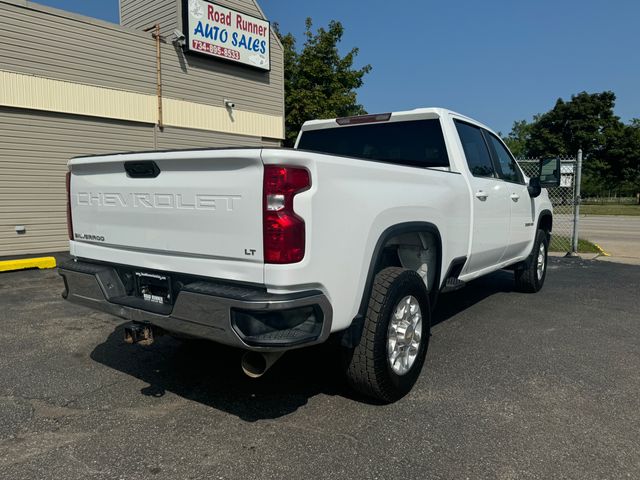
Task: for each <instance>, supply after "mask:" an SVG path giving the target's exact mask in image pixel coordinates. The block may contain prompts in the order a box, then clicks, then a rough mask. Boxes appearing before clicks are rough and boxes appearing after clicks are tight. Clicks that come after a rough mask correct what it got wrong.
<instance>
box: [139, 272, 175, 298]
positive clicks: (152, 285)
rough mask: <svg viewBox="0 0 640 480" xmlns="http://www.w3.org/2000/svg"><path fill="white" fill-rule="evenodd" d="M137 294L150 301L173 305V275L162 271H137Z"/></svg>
mask: <svg viewBox="0 0 640 480" xmlns="http://www.w3.org/2000/svg"><path fill="white" fill-rule="evenodd" d="M135 279H136V296H138V297H140V298H142V299H143V300H145V301H147V302H149V303H155V304H159V305H171V304H172V302H173V296H172V294H171V277H169V276H168V275H164V274H161V273H152V272H140V271H137V272H135Z"/></svg>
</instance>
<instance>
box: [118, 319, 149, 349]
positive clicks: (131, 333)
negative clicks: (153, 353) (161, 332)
mask: <svg viewBox="0 0 640 480" xmlns="http://www.w3.org/2000/svg"><path fill="white" fill-rule="evenodd" d="M124 341H125V343H129V344H134V343H139V344H140V345H144V346H147V345H151V344H152V343H153V341H154V329H153V328H152V327H151V326H149V325H140V324H138V323H129V324H127V325H125V327H124Z"/></svg>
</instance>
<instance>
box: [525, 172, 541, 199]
mask: <svg viewBox="0 0 640 480" xmlns="http://www.w3.org/2000/svg"><path fill="white" fill-rule="evenodd" d="M527 190H529V196H530V197H531V198H536V197H538V196H540V193H542V186H541V185H540V177H531V178H530V179H529V186H528V187H527Z"/></svg>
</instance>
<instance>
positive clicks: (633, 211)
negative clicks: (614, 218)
mask: <svg viewBox="0 0 640 480" xmlns="http://www.w3.org/2000/svg"><path fill="white" fill-rule="evenodd" d="M580 214H581V215H640V205H618V204H611V205H580Z"/></svg>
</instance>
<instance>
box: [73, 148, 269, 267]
mask: <svg viewBox="0 0 640 480" xmlns="http://www.w3.org/2000/svg"><path fill="white" fill-rule="evenodd" d="M260 152H261V151H260V149H238V150H234V149H223V150H195V151H193V150H192V151H180V152H153V153H142V154H123V155H111V156H103V157H85V158H78V159H74V160H72V161H71V162H70V168H71V173H72V175H71V189H70V199H71V202H70V203H71V210H72V219H73V231H74V240H75V242H78V243H79V244H87V243H89V244H93V245H96V246H97V245H100V246H103V247H105V248H109V249H122V250H128V251H138V252H140V253H141V254H144V253H148V254H152V255H154V256H155V257H157V256H158V255H169V256H174V257H176V256H177V257H180V256H184V257H192V258H193V257H198V258H202V259H214V260H221V261H225V262H227V263H228V262H229V261H237V262H252V263H262V260H263V253H262V250H263V248H262V221H261V215H262V214H261V212H262V174H263V173H262V172H263V166H262V162H261V159H260ZM156 167H157V168H156ZM212 276H216V275H215V274H212Z"/></svg>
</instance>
